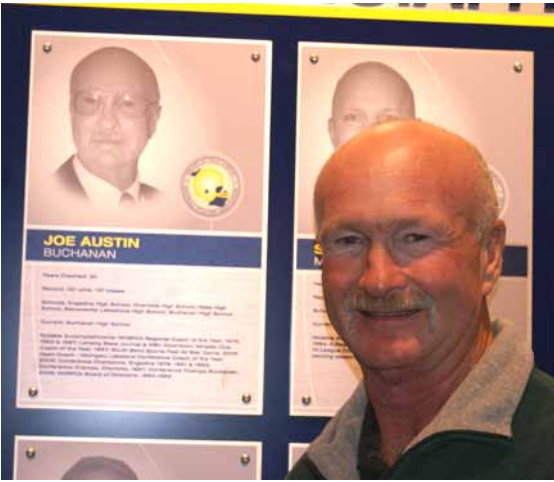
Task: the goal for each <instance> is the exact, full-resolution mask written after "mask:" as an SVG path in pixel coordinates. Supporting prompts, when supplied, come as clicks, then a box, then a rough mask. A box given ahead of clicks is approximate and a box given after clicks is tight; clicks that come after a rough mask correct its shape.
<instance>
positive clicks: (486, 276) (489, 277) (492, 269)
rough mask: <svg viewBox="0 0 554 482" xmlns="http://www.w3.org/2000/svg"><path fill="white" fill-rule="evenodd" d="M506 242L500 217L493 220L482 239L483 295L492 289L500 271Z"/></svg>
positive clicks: (504, 225)
mask: <svg viewBox="0 0 554 482" xmlns="http://www.w3.org/2000/svg"><path fill="white" fill-rule="evenodd" d="M505 244H506V223H504V221H502V219H497V220H496V221H495V222H494V225H493V228H492V230H491V231H490V232H489V234H488V235H487V237H486V239H485V240H483V246H482V248H481V263H482V264H481V265H482V266H483V286H482V292H483V296H487V295H489V294H490V292H491V291H492V289H493V287H494V284H495V283H496V281H497V280H498V278H499V277H500V274H501V272H502V256H503V253H504V246H505Z"/></svg>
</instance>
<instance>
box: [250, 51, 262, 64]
mask: <svg viewBox="0 0 554 482" xmlns="http://www.w3.org/2000/svg"><path fill="white" fill-rule="evenodd" d="M250 58H251V59H252V61H253V62H258V61H259V60H260V59H261V58H262V56H261V55H260V52H252V55H250Z"/></svg>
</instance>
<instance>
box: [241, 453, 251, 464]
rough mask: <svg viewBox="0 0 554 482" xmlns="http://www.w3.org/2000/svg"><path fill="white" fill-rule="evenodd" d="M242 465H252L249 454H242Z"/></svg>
mask: <svg viewBox="0 0 554 482" xmlns="http://www.w3.org/2000/svg"><path fill="white" fill-rule="evenodd" d="M240 463H241V464H242V465H248V464H249V463H250V455H248V454H242V455H241V456H240Z"/></svg>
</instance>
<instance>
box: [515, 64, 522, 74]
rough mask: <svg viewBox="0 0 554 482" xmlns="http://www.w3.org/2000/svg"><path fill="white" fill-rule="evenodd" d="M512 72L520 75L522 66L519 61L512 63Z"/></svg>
mask: <svg viewBox="0 0 554 482" xmlns="http://www.w3.org/2000/svg"><path fill="white" fill-rule="evenodd" d="M514 70H515V71H516V72H517V73H518V74H520V73H521V72H523V64H522V63H521V62H519V61H517V62H515V63H514Z"/></svg>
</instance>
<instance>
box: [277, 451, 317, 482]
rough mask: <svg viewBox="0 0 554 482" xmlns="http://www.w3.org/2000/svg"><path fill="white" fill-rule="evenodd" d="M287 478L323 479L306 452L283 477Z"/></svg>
mask: <svg viewBox="0 0 554 482" xmlns="http://www.w3.org/2000/svg"><path fill="white" fill-rule="evenodd" d="M285 479H287V480H324V479H325V477H323V475H322V473H321V472H320V471H319V469H318V468H317V467H316V465H315V464H314V463H313V462H312V461H311V460H310V457H309V456H308V454H304V455H303V456H302V457H300V459H299V460H298V462H296V464H294V467H293V468H292V469H291V470H290V472H289V473H288V474H287V476H286V477H285Z"/></svg>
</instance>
